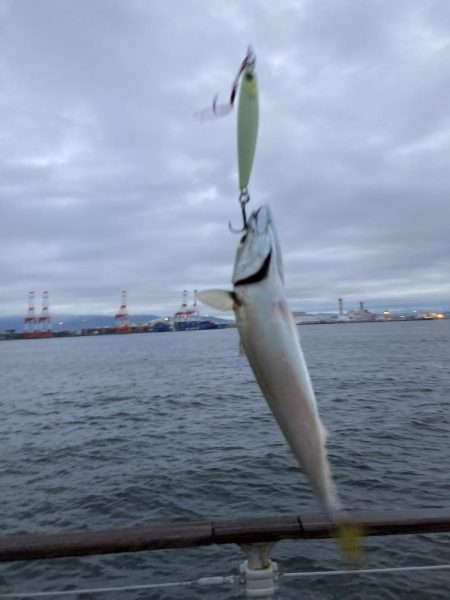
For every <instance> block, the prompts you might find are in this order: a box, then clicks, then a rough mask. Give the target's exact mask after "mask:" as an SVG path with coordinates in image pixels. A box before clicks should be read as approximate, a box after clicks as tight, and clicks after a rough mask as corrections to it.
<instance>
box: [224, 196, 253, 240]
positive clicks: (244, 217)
mask: <svg viewBox="0 0 450 600" xmlns="http://www.w3.org/2000/svg"><path fill="white" fill-rule="evenodd" d="M249 200H250V194H249V193H248V190H247V188H242V190H241V193H240V194H239V203H240V205H241V211H242V220H243V226H242V229H235V228H234V227H233V226H232V225H231V221H228V229H229V230H230V231H231V233H243V232H244V231H246V230H247V228H248V225H247V213H246V211H245V207H246V205H247V203H248V201H249Z"/></svg>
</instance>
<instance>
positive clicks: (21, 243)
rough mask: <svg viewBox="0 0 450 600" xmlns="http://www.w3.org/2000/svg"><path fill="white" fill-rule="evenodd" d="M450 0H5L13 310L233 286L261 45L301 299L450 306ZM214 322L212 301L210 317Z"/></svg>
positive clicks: (276, 169)
mask: <svg viewBox="0 0 450 600" xmlns="http://www.w3.org/2000/svg"><path fill="white" fill-rule="evenodd" d="M449 17H450V7H449V6H448V4H447V3H446V2H444V1H433V2H431V1H430V2H419V1H418V0H417V1H412V2H406V1H400V2H398V3H395V5H392V3H391V4H388V3H386V4H380V3H378V2H373V1H370V0H368V1H366V2H362V3H355V2H352V1H350V0H349V1H341V2H337V3H336V2H323V3H315V2H313V1H312V0H309V1H308V0H306V1H293V0H292V1H288V0H286V1H283V2H280V3H277V4H276V5H274V4H273V3H270V2H265V1H260V2H258V1H256V0H255V1H254V2H248V3H245V4H244V3H240V2H237V1H236V2H234V1H231V2H229V3H226V4H223V3H220V2H218V1H217V2H216V1H212V2H210V3H204V2H200V1H188V2H178V1H173V2H158V1H156V2H152V3H146V2H141V1H139V0H133V1H131V2H128V3H122V2H115V1H112V2H110V3H108V4H106V3H104V2H101V1H99V0H92V1H90V2H83V1H82V2H68V1H64V0H63V1H55V0H41V1H40V2H39V3H34V2H29V1H27V0H15V1H14V2H8V1H3V2H1V1H0V22H1V39H0V49H1V52H0V79H1V86H0V88H1V90H2V91H1V96H0V106H1V113H2V137H1V138H0V195H1V198H0V200H1V205H2V228H1V231H2V243H3V252H2V256H1V257H0V286H1V287H0V313H1V314H4V315H8V314H10V315H12V314H15V315H16V314H25V312H26V307H27V294H28V291H29V290H35V291H36V295H37V302H36V308H37V311H39V310H40V302H41V299H40V295H41V293H42V291H43V290H44V289H47V290H49V292H50V307H51V311H53V312H54V313H72V314H80V313H103V314H113V313H114V312H116V311H117V309H118V308H119V304H120V290H121V289H127V290H128V295H129V307H130V314H131V313H132V312H133V311H134V312H136V313H141V312H151V313H155V314H170V313H171V312H174V311H175V310H176V309H177V308H178V306H179V305H180V303H181V292H182V290H183V289H185V288H186V289H189V290H193V289H194V288H198V289H205V288H208V287H229V286H230V279H231V270H232V263H233V260H234V252H235V247H236V244H237V241H238V238H237V236H232V235H231V234H230V233H229V231H228V226H227V223H228V220H231V221H232V222H233V223H235V224H238V223H239V217H240V214H239V206H238V203H237V175H236V150H235V143H236V140H235V125H236V115H235V114H233V115H230V116H229V117H228V118H224V119H218V120H216V121H210V122H204V123H199V122H198V121H196V120H195V119H193V118H192V114H193V113H194V112H195V111H197V110H200V109H202V108H204V107H205V106H208V104H210V102H211V100H212V97H213V96H214V94H215V93H216V92H218V91H220V92H221V96H220V97H221V98H226V95H227V93H228V92H229V86H230V84H231V82H232V80H233V77H234V75H235V72H236V69H237V67H238V65H239V62H240V60H241V59H242V57H243V55H244V53H245V50H246V47H247V44H248V42H251V43H252V44H253V46H254V49H255V52H256V54H257V73H258V78H259V87H260V98H261V117H260V133H259V140H258V146H257V151H256V159H255V168H254V172H253V175H252V180H251V185H250V190H251V195H252V200H251V203H250V207H251V208H255V207H257V206H258V205H259V204H261V203H263V202H268V203H270V205H271V207H272V211H273V213H274V216H275V219H276V225H277V229H278V230H279V234H280V238H281V242H282V248H283V254H284V262H285V278H286V288H287V295H288V298H289V301H290V304H291V307H292V308H294V309H296V310H305V311H310V312H313V311H314V310H317V311H330V310H333V311H337V298H338V297H343V298H344V301H345V304H346V307H347V308H355V307H357V305H358V303H359V301H360V300H363V301H365V302H366V304H367V307H368V308H373V309H380V310H381V309H382V308H386V309H394V308H396V307H398V309H399V310H402V309H403V310H406V309H407V307H410V310H413V309H414V308H415V307H418V308H426V307H428V308H429V309H436V310H445V309H447V307H448V304H449V302H448V298H450V280H449V277H448V274H449V273H450V258H449V257H450V236H448V232H447V223H448V222H449V221H450V204H449V202H448V197H449V195H450V194H449V192H450V189H449V187H450V183H449V181H448V176H447V173H448V165H447V162H448V156H449V150H450V129H449V127H450V126H449V123H450V119H449V117H450V114H449V112H450V110H449V106H448V104H449V102H448V99H447V97H448V94H447V90H448V85H449V83H450V66H449V65H450V62H449V60H448V59H449V54H450V27H449V26H447V24H448V23H449V22H450V20H449ZM202 310H203V312H204V313H207V312H208V310H207V309H206V307H204V308H203V309H202Z"/></svg>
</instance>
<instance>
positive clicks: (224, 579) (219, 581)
mask: <svg viewBox="0 0 450 600" xmlns="http://www.w3.org/2000/svg"><path fill="white" fill-rule="evenodd" d="M446 569H450V564H443V565H424V566H414V565H411V566H407V567H380V568H374V569H348V570H342V571H303V572H298V573H281V574H280V575H279V576H278V579H283V578H286V579H295V578H306V577H334V576H337V575H370V574H379V573H405V572H414V571H418V572H421V571H443V570H446ZM238 581H239V577H238V576H235V575H224V576H222V575H219V576H213V577H201V578H200V579H192V580H187V581H174V582H167V583H147V584H142V585H124V586H119V587H103V588H83V589H78V590H64V591H54V592H14V593H7V594H0V598H50V597H55V596H73V595H74V594H78V595H84V594H108V593H110V592H133V591H138V590H154V589H168V588H176V587H192V586H196V585H198V586H208V585H211V586H214V585H234V584H235V583H237V582H238Z"/></svg>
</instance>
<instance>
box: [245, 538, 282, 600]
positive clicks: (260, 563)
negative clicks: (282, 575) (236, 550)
mask: <svg viewBox="0 0 450 600" xmlns="http://www.w3.org/2000/svg"><path fill="white" fill-rule="evenodd" d="M274 545H275V544H274V542H271V543H266V542H257V543H255V544H241V548H242V549H243V551H244V552H245V554H246V555H247V560H245V561H244V562H243V563H242V564H241V566H240V567H239V572H240V579H239V581H240V583H241V584H242V585H245V590H246V594H247V598H258V599H259V600H272V598H273V595H274V593H275V590H276V581H277V579H278V566H277V563H276V562H273V561H271V560H270V557H269V554H270V551H271V550H272V548H273V546H274Z"/></svg>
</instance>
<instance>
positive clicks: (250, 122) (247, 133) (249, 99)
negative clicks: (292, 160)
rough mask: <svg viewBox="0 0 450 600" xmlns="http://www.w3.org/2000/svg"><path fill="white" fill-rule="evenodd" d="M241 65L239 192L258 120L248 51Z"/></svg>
mask: <svg viewBox="0 0 450 600" xmlns="http://www.w3.org/2000/svg"><path fill="white" fill-rule="evenodd" d="M249 57H250V60H248V59H249ZM243 66H244V68H243V73H242V78H241V89H240V91H239V102H238V118H237V138H238V168H239V188H240V190H241V192H246V191H247V186H248V183H249V180H250V175H251V172H252V167H253V159H254V158H255V150H256V140H257V137H258V120H259V107H258V85H257V80H256V75H255V60H254V58H253V56H252V55H251V53H250V51H249V54H248V55H247V57H246V59H244V63H243Z"/></svg>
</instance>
